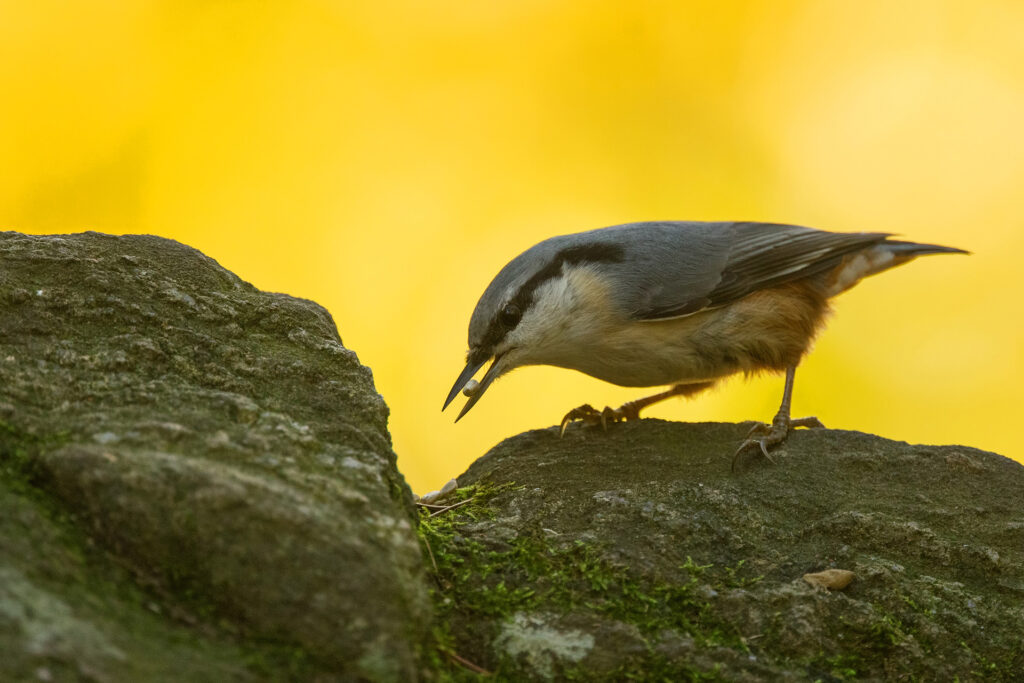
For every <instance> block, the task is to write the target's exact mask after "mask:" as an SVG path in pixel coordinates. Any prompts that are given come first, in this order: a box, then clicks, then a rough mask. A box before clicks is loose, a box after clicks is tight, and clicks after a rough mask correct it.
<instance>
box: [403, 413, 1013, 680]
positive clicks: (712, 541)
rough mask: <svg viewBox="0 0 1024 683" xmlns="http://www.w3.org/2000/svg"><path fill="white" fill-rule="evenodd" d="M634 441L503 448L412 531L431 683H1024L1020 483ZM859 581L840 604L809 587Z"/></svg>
mask: <svg viewBox="0 0 1024 683" xmlns="http://www.w3.org/2000/svg"><path fill="white" fill-rule="evenodd" d="M748 429H749V425H726V424H679V423H666V422H661V421H658V420H642V421H639V422H630V423H625V424H619V425H614V426H611V427H609V429H608V430H607V432H603V431H602V430H601V429H600V428H597V429H589V428H579V429H577V428H573V429H571V430H570V431H569V433H567V434H566V436H565V438H564V439H560V438H559V435H558V432H557V429H555V428H551V429H547V430H539V431H534V432H529V433H527V434H522V435H519V436H517V437H514V438H511V439H509V440H507V441H505V442H503V443H501V444H500V445H498V446H497V447H496V448H494V449H493V450H492V451H491V452H490V453H488V454H487V455H486V456H485V457H483V458H481V459H480V460H478V461H477V462H476V463H474V464H473V465H472V467H470V469H469V471H468V472H466V473H465V474H464V475H462V476H460V477H459V478H458V481H459V484H460V485H461V486H462V487H463V488H460V489H459V490H458V491H457V492H456V494H455V498H453V499H451V500H450V501H449V502H458V501H459V500H465V501H468V502H466V503H464V504H462V505H460V506H459V507H453V508H452V509H450V510H447V511H444V512H441V513H439V514H437V515H436V516H434V517H426V518H425V519H424V521H423V523H422V524H421V527H420V528H421V534H422V535H423V537H424V540H425V541H426V542H427V543H428V544H429V545H430V547H431V552H432V555H433V558H434V562H435V564H436V565H437V570H436V572H437V576H438V590H437V594H436V597H437V604H438V610H439V614H440V618H441V620H442V623H443V624H444V626H443V628H441V630H440V636H439V637H440V639H441V642H442V643H443V646H442V648H441V652H442V654H446V655H447V656H444V657H441V658H439V662H440V665H441V668H442V669H443V670H444V671H445V672H446V674H445V675H450V676H454V677H456V678H458V677H465V676H470V675H471V674H469V673H468V672H469V669H467V668H466V666H464V665H463V664H460V662H469V663H471V666H475V667H480V668H481V669H483V670H487V671H490V672H492V673H495V674H497V676H498V677H499V678H502V679H506V680H516V679H531V680H573V679H578V680H623V679H632V678H635V679H638V680H673V681H674V680H727V681H762V680H793V681H815V680H822V681H834V680H879V681H881V680H962V681H966V680H982V679H984V680H1004V681H1013V680H1020V676H1021V672H1022V671H1024V646H1022V642H1024V641H1022V639H1021V633H1022V632H1024V602H1022V598H1024V569H1022V566H1024V542H1022V541H1024V535H1022V533H1024V532H1022V530H1024V502H1022V501H1024V467H1021V466H1020V465H1019V464H1018V463H1015V462H1013V461H1011V460H1009V459H1007V458H1004V457H1002V456H999V455H996V454H993V453H986V452H983V451H979V450H975V449H970V448H964V447H953V446H944V447H934V446H912V445H908V444H905V443H899V442H894V441H888V440H885V439H881V438H878V437H874V436H869V435H865V434H860V433H856V432H843V431H830V430H812V431H806V432H794V433H793V434H792V435H791V436H790V439H789V441H788V442H787V443H786V444H785V445H784V446H782V447H781V448H780V449H779V450H778V451H776V452H775V454H774V461H775V462H774V463H770V462H768V461H766V460H764V459H763V458H761V457H760V456H752V457H751V458H748V459H746V460H744V461H743V462H742V463H741V467H740V468H739V469H740V471H739V472H738V473H735V474H734V473H732V472H731V471H730V460H731V454H732V451H733V449H734V448H735V446H736V445H737V444H738V443H739V442H740V441H741V440H742V439H743V437H744V435H745V434H746V431H747V430H748ZM830 568H832V569H839V570H846V571H850V572H852V573H853V576H854V578H853V581H852V583H850V584H849V585H848V586H847V587H845V588H843V589H841V590H840V589H838V588H836V589H834V590H829V589H827V588H823V587H821V586H814V585H812V584H811V583H809V582H808V581H806V580H804V578H803V577H804V575H805V574H810V573H815V572H819V571H821V570H826V569H830Z"/></svg>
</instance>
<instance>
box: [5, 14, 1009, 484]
mask: <svg viewBox="0 0 1024 683" xmlns="http://www.w3.org/2000/svg"><path fill="white" fill-rule="evenodd" d="M1022 35H1024V3H1022V2H1020V1H1019V0H1007V1H1005V2H977V1H963V2H941V1H939V2H932V3H892V2H857V3H853V2H838V1H824V2H823V1H821V0H806V1H774V2H762V3H748V2H743V3H722V2H688V3H678V2H657V1H643V0H641V1H639V2H635V1H634V2H628V3H625V2H622V3H619V2H595V1H586V2H584V1H582V0H573V1H567V0H544V1H543V2H539V1H537V0H516V1H514V2H445V1H442V0H435V1H434V2H415V1H413V0H406V1H393V2H364V3H347V2H338V1H330V2H329V1H327V0H321V1H319V2H317V1H312V0H303V1H298V0H290V1H287V2H286V1H284V0H280V1H278V2H274V1H261V2H256V1H248V2H246V1H242V0H238V1H233V2H209V1H197V0H192V1H188V2H186V1H183V0H178V1H176V2H170V1H164V2H124V1H123V0H117V1H110V0H107V1H99V0H89V1H88V2H84V1H83V2H67V1H66V0H62V1H61V2H56V1H53V0H50V1H46V0H36V1H34V2H16V1H14V0H0V97H2V101H3V104H2V106H0V227H3V228H5V229H15V230H21V231H25V232H35V233H44V232H74V231H80V230H85V229H94V230H100V231H106V232H147V233H155V234H159V235H163V236H166V237H173V238H175V239H178V240H181V241H182V242H186V243H188V244H190V245H193V246H195V247H197V248H199V249H201V250H202V251H204V252H205V253H207V254H208V255H210V256H212V257H213V258H215V259H217V260H218V261H219V262H220V263H221V264H223V265H224V266H225V267H227V268H229V269H231V270H233V271H234V272H236V273H237V274H239V275H240V276H241V277H242V278H244V279H246V280H249V281H250V282H252V283H253V284H255V285H257V286H258V287H261V288H263V289H269V290H276V291H283V292H287V293H289V294H293V295H296V296H301V297H306V298H310V299H314V300H316V301H318V302H320V303H321V304H323V305H324V306H326V307H327V308H328V309H329V310H330V311H331V313H332V314H333V315H334V318H335V320H336V321H337V324H338V327H339V329H340V331H341V335H342V338H343V339H344V341H345V343H346V345H347V346H349V347H350V348H352V349H354V350H355V351H356V352H357V353H358V354H359V356H360V358H361V360H362V361H363V362H364V363H365V364H367V365H369V366H370V367H371V368H372V369H373V372H374V375H375V378H376V382H377V388H378V390H379V391H380V392H381V393H382V394H383V395H384V397H385V398H386V400H387V402H388V404H389V405H390V406H391V409H392V415H391V427H392V433H393V437H394V444H395V449H396V451H397V452H398V454H399V465H400V467H401V469H402V471H403V472H404V473H405V475H406V477H407V479H408V480H409V482H410V484H411V485H412V486H413V488H414V490H417V491H420V492H422V491H424V490H428V489H430V488H436V487H437V486H439V485H440V484H442V483H443V482H444V481H446V480H447V479H449V478H451V477H452V476H455V475H457V474H458V473H460V472H462V471H463V470H464V468H465V467H466V466H467V465H468V464H469V463H470V462H471V461H472V460H473V459H474V458H476V457H478V456H479V455H481V454H483V453H484V452H485V451H486V450H487V449H488V448H489V447H491V446H492V445H494V444H495V443H496V442H497V441H499V440H501V439H502V438H505V437H507V436H510V435H513V434H516V433H518V432H521V431H523V430H526V429H530V428H535V427H544V426H548V425H551V424H553V423H555V422H557V421H558V419H559V418H560V417H561V415H562V414H563V413H564V412H565V411H566V410H568V409H569V408H571V407H574V406H576V405H579V404H580V403H584V402H590V403H594V404H596V405H599V406H600V405H604V404H606V403H608V404H613V405H617V404H618V403H619V402H622V401H624V400H629V399H632V398H636V397H638V396H639V395H641V394H642V390H641V391H637V390H628V389H622V388H618V387H611V386H608V385H605V384H603V383H601V382H599V381H597V380H594V379H591V378H588V377H585V376H582V375H579V374H577V373H573V372H569V371H564V370H556V369H551V368H526V369H522V370H519V371H517V372H515V373H513V374H512V375H510V376H509V377H508V378H506V379H503V380H501V381H500V382H499V383H498V384H497V385H496V386H494V387H493V388H492V389H491V390H490V391H489V392H488V394H487V396H486V398H485V399H484V400H482V401H481V403H480V405H479V406H477V407H476V408H474V410H473V411H472V412H471V413H470V414H469V415H468V416H467V417H466V418H465V419H464V420H462V421H461V422H460V423H459V424H458V425H454V424H452V419H453V417H454V414H453V413H451V412H449V413H445V414H442V413H441V412H440V410H439V409H440V407H441V402H442V399H443V398H444V396H445V394H446V393H447V391H448V389H449V388H450V386H451V383H452V381H453V380H454V379H455V376H456V375H457V374H458V372H459V371H460V370H461V369H462V366H463V357H464V353H465V349H466V326H467V323H468V320H469V315H470V312H471V311H472V308H473V306H474V304H475V303H476V299H477V297H478V296H479V295H480V293H481V292H482V291H483V288H484V287H485V286H486V285H487V283H488V282H489V281H490V279H491V277H492V276H493V275H494V274H495V273H496V272H497V271H498V269H499V268H500V267H501V266H502V265H504V263H505V262H506V261H508V260H509V259H510V258H511V257H513V256H514V255H516V254H517V253H519V252H520V251H521V250H523V249H525V248H527V247H529V246H530V245H532V244H533V243H535V242H537V241H539V240H541V239H543V238H545V237H548V236H550V235H553V234H557V233H562V232H570V231H578V230H584V229H589V228H594V227H600V226H604V225H611V224H616V223H622V222H628V221H635V220H647V219H701V220H715V219H753V220H770V221H781V222H791V223H800V224H805V225H810V226H814V227H820V228H825V229H832V230H871V231H891V232H896V233H900V234H902V235H905V236H907V237H908V238H910V239H915V240H921V241H933V242H939V243H944V244H951V245H955V246H959V247H963V248H967V249H970V250H972V251H973V252H975V253H974V255H973V256H970V257H967V258H964V257H933V258H927V259H922V260H920V261H917V262H915V263H913V264H911V265H909V266H906V267H904V268H901V269H899V270H896V271H891V272H889V273H886V274H884V275H882V276H879V277H877V278H873V279H871V280H868V281H866V282H864V283H863V284H861V285H860V286H859V287H858V288H856V289H854V290H853V291H852V292H850V293H848V294H845V295H844V296H842V297H841V298H840V299H839V300H837V302H836V309H837V310H836V315H835V316H834V318H833V320H832V323H831V325H830V326H829V328H828V329H827V330H826V332H825V334H824V335H823V336H822V337H821V338H820V340H819V342H818V343H817V346H816V349H815V350H814V352H813V353H812V354H811V355H810V356H809V357H808V359H807V360H806V361H805V363H804V365H803V366H802V370H801V372H799V373H798V375H797V384H796V394H795V406H794V414H816V415H817V416H819V417H820V418H821V419H822V420H823V421H824V422H825V423H826V424H827V425H829V426H831V427H837V428H847V429H861V430H866V431H871V432H876V433H878V434H882V435H884V436H888V437H891V438H896V439H904V440H909V441H912V442H922V443H953V442H955V443H966V444H970V445H974V446H978V447H981V448H986V449H991V450H996V451H999V452H1001V453H1004V454H1006V455H1009V456H1011V457H1014V458H1017V459H1021V458H1022V454H1024V429H1022V427H1021V420H1020V416H1021V406H1022V403H1024V389H1022V387H1024V365H1022V360H1021V358H1022V352H1024V348H1022V338H1021V329H1022V323H1021V320H1022V318H1024V305H1022V303H1021V300H1022V297H1024V287H1022V285H1024V277H1022V276H1021V275H1020V272H1019V271H1020V266H1019V261H1020V258H1021V254H1022V253H1024V229H1022V228H1024V225H1022V224H1024V220H1022V218H1021V213H1022V211H1024V202H1022V200H1024V132H1022V130H1024V125H1022V122H1024V40H1022V39H1021V36H1022ZM780 394H781V380H780V379H779V378H775V377H762V378H758V379H756V380H750V381H745V380H742V379H736V380H732V381H729V382H727V383H725V384H723V385H722V386H721V387H720V388H718V389H716V390H714V391H712V392H710V393H707V394H705V395H702V396H700V397H698V398H696V399H693V400H690V401H685V400H681V399H680V400H674V401H670V402H668V403H667V404H666V405H664V406H661V407H659V408H657V409H653V410H651V411H650V414H651V415H653V416H660V417H665V418H670V419H678V420H734V421H735V420H743V419H753V418H757V419H768V418H770V417H771V416H772V415H773V414H774V411H775V409H776V407H777V405H778V400H779V397H780ZM257 398H258V397H257ZM459 403H461V401H459ZM456 409H457V406H456ZM730 456H731V453H728V452H723V455H722V457H723V467H726V466H727V462H728V460H729V457H730Z"/></svg>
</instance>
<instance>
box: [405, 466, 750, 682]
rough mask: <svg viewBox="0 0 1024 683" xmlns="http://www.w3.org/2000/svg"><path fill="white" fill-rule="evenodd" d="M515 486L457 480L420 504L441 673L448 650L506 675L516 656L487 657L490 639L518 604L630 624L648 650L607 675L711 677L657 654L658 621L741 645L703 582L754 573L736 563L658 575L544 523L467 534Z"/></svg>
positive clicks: (713, 642)
mask: <svg viewBox="0 0 1024 683" xmlns="http://www.w3.org/2000/svg"><path fill="white" fill-rule="evenodd" d="M518 489H521V487H515V486H514V485H511V484H505V485H502V486H497V487H495V486H489V485H484V484H481V485H474V486H470V487H466V488H463V489H459V490H457V491H456V492H455V493H454V494H453V499H452V500H451V503H450V504H451V505H452V506H453V507H452V508H451V509H449V510H446V511H442V512H438V511H434V514H433V515H432V516H431V514H430V512H429V511H427V509H425V508H424V509H423V512H422V516H421V522H420V525H419V534H420V538H421V540H422V542H423V544H424V548H425V549H426V555H427V557H428V560H427V561H428V563H430V564H431V566H432V567H434V568H435V572H434V574H435V575H434V578H435V581H436V589H435V591H434V600H435V607H436V613H437V618H438V627H437V629H436V630H435V640H436V643H437V650H438V652H439V653H440V656H436V657H435V658H434V660H433V661H434V663H435V664H441V667H440V671H441V672H442V673H443V674H444V676H447V675H454V674H456V673H458V672H459V669H460V668H461V667H458V665H457V663H456V662H457V658H456V657H455V656H453V654H455V653H458V656H460V657H464V658H466V659H469V660H471V661H473V662H475V663H476V664H478V665H487V666H489V667H491V668H493V669H494V672H495V673H497V674H502V675H509V676H511V675H513V674H514V673H515V672H516V671H517V669H516V664H515V662H511V661H503V660H495V659H494V654H493V652H492V649H491V647H490V644H491V643H492V642H493V640H494V638H495V637H496V635H497V633H496V629H497V628H498V627H499V625H500V624H501V623H503V622H504V621H506V620H508V619H511V618H512V616H513V615H515V614H517V613H520V612H527V613H529V612H535V611H541V612H551V611H554V612H557V613H560V614H569V613H573V612H579V611H585V612H587V613H589V614H596V615H599V617H600V618H607V619H609V620H614V621H617V622H622V623H625V624H630V625H632V626H634V627H635V628H636V629H637V630H638V631H639V633H640V634H641V635H642V637H643V638H644V639H645V640H646V641H647V642H648V647H647V650H648V651H647V653H646V655H645V656H641V657H638V658H635V659H632V660H630V661H627V662H624V663H623V664H622V665H621V666H619V667H618V668H616V669H615V670H614V671H610V672H607V674H606V675H607V676H608V677H609V679H618V680H630V679H644V680H659V679H663V680H694V681H696V680H717V679H718V674H717V672H715V671H713V670H712V671H702V670H698V669H695V668H692V667H689V666H687V665H685V664H681V663H679V662H675V661H670V660H669V659H668V658H666V657H665V656H663V655H661V654H658V653H657V652H656V651H655V649H654V643H656V642H657V637H658V635H659V634H661V633H663V632H665V631H670V632H673V633H676V634H685V635H686V636H689V637H690V638H692V639H693V641H694V643H695V644H696V645H697V646H699V647H702V648H711V647H718V646H724V647H728V648H731V649H735V650H740V651H746V648H747V646H746V644H745V642H744V641H743V639H742V638H741V636H740V634H739V631H738V630H737V628H736V627H735V626H734V625H733V624H731V623H729V622H727V621H725V620H723V619H722V618H720V617H719V616H718V615H717V614H716V613H714V612H713V611H712V610H711V608H710V605H709V602H708V599H707V595H708V593H709V591H718V590H725V589H729V588H739V587H744V586H750V585H752V584H754V583H756V582H757V581H759V580H760V577H756V576H749V575H747V573H746V572H745V571H744V569H743V567H742V563H740V564H738V565H737V566H735V567H714V566H713V565H710V564H699V563H697V562H695V561H693V559H692V558H687V561H686V562H685V563H683V564H682V565H681V566H680V567H679V568H678V570H679V571H678V575H677V576H675V577H673V579H672V581H671V582H665V583H657V584H656V583H652V582H650V581H644V580H639V579H637V577H636V576H635V574H634V573H632V572H631V571H630V569H629V567H627V566H623V565H619V564H616V563H613V562H611V561H609V560H608V559H607V557H606V556H605V555H603V554H602V550H603V547H602V546H601V545H599V544H596V543H586V542H583V541H579V540H576V541H572V542H569V543H565V542H561V543H560V542H558V541H557V539H552V538H550V537H549V535H548V534H546V533H545V532H544V530H543V529H532V530H528V531H526V532H525V533H523V532H522V531H521V532H520V533H519V534H518V535H516V536H515V537H512V538H509V539H508V540H507V541H503V542H500V543H495V544H490V545H485V544H484V543H483V542H481V541H479V540H476V539H475V538H473V536H472V525H473V524H475V523H479V522H481V521H483V520H490V519H493V518H494V510H493V509H492V508H491V507H490V505H489V502H490V501H492V500H493V499H494V498H495V497H497V496H500V495H502V494H503V493H506V492H512V491H515V490H518ZM456 505H457V507H455V506H456ZM467 529H469V531H467ZM459 675H461V674H459ZM559 676H560V677H563V678H567V679H580V680H582V679H587V678H592V677H593V672H590V671H587V670H585V669H583V668H580V667H567V668H564V669H562V670H560V671H559ZM442 677H443V676H442Z"/></svg>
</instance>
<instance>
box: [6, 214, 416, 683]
mask: <svg viewBox="0 0 1024 683" xmlns="http://www.w3.org/2000/svg"><path fill="white" fill-rule="evenodd" d="M0 264H2V267H0V307H2V308H0V310H2V314H0V463H2V466H3V467H2V477H0V505H2V506H3V510H2V512H4V514H3V515H0V517H3V519H2V520H0V525H2V526H0V548H2V550H3V552H0V574H2V575H3V578H4V580H3V581H0V650H2V651H3V652H4V653H5V656H4V658H3V659H2V660H0V678H3V679H5V680H8V679H16V680H22V679H31V678H33V677H35V678H37V679H38V680H47V677H48V676H49V677H51V678H53V677H54V676H56V678H54V680H57V679H61V678H62V676H63V675H65V674H66V675H67V676H71V677H73V676H82V677H84V678H86V679H93V680H112V681H118V680H139V676H140V675H143V676H144V677H145V678H148V679H160V678H161V677H163V678H164V679H166V680H184V679H188V680H200V679H203V678H206V679H208V680H227V679H232V678H236V679H245V678H247V677H256V678H281V677H286V676H289V675H294V676H298V677H299V678H305V677H306V676H307V675H308V676H321V677H324V676H327V677H328V678H327V679H329V678H330V677H331V676H334V675H338V676H343V677H348V676H365V677H369V678H372V679H376V680H404V679H408V678H410V677H412V676H414V675H415V673H416V672H417V671H418V670H419V668H418V667H419V665H418V662H417V657H418V655H417V651H418V648H419V647H420V645H421V643H422V639H423V636H424V634H425V632H426V631H427V629H428V627H429V612H430V609H429V603H428V598H427V592H426V584H425V581H424V578H425V577H424V574H423V569H422V558H421V554H420V549H419V546H418V544H417V540H416V536H415V532H414V529H413V522H414V517H413V515H412V501H411V497H410V494H409V491H408V489H407V487H406V486H405V483H404V481H403V479H402V477H401V475H400V474H399V473H398V472H397V470H396V468H395V456H394V453H393V452H392V450H391V444H390V438H389V436H388V433H387V408H386V406H385V404H384V402H383V400H382V399H381V397H380V396H379V395H378V394H377V393H376V391H375V390H374V387H373V381H372V377H371V374H370V372H369V370H368V369H366V368H365V367H363V366H361V365H360V364H359V362H358V359H357V358H356V356H355V354H354V353H352V352H351V351H349V350H347V349H346V348H344V347H343V346H342V343H341V339H340V338H339V337H338V333H337V331H336V329H335V327H334V323H333V321H332V320H331V318H330V316H329V315H328V314H327V312H326V311H324V309H323V308H321V307H320V306H318V305H316V304H314V303H312V302H309V301H304V300H300V299H294V298H291V297H288V296H284V295H279V294H270V293H265V292H260V291H258V290H256V289H254V288H253V287H252V286H250V285H248V284H246V283H245V282H243V281H241V280H239V279H238V278H237V277H235V276H234V275H232V274H231V273H229V272H227V271H225V270H224V269H222V268H221V267H220V266H218V265H217V263H216V262H214V261H213V260H211V259H209V258H207V257H205V256H203V255H202V254H200V253H199V252H197V251H195V250H194V249H191V248H188V247H186V246H183V245H181V244H178V243H176V242H173V241H170V240H165V239H160V238H157V237H149V236H126V237H113V236H108V235H100V234H95V233H86V234H81V235H66V236H41V237H30V236H25V235H20V234H16V233H2V234H0ZM19 530H21V533H22V535H21V536H19ZM25 536H27V537H30V538H31V539H32V542H31V543H27V542H26V540H25ZM62 558H63V559H62ZM126 577H130V578H131V579H132V580H130V581H129V580H127V578H126ZM138 624H143V626H138ZM172 655H173V656H172ZM180 658H183V659H188V660H189V661H190V666H192V667H193V668H194V669H195V670H194V671H190V670H187V669H186V670H182V669H181V668H180V667H178V666H177V665H175V664H174V662H175V661H177V660H178V659H180ZM141 660H146V661H148V662H150V663H149V664H146V665H145V667H148V668H147V669H146V670H144V671H143V670H141V669H140V667H141V666H143V665H141V664H140V663H139V662H140V661H141ZM161 663H163V664H166V665H167V668H166V669H163V668H161ZM184 674H188V675H184ZM325 680H326V679H325Z"/></svg>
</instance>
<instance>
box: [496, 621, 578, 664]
mask: <svg viewBox="0 0 1024 683" xmlns="http://www.w3.org/2000/svg"><path fill="white" fill-rule="evenodd" d="M494 647H495V649H497V650H498V651H499V652H501V653H502V655H503V656H504V657H508V658H511V659H514V660H519V661H520V663H521V664H522V666H523V668H525V669H526V670H528V671H532V672H533V674H534V675H537V676H541V677H543V678H546V679H547V678H551V677H552V676H553V675H554V673H555V671H556V668H555V665H556V664H557V665H558V669H564V668H565V667H567V666H571V665H573V664H577V663H578V662H579V661H580V660H582V659H583V658H584V657H586V656H587V655H588V654H589V653H590V651H591V650H593V649H594V636H592V635H591V634H589V633H584V632H583V631H579V630H559V629H557V628H554V627H552V626H551V625H550V624H549V622H548V617H547V616H546V615H544V614H538V613H533V614H530V613H525V612H516V613H515V614H513V615H512V618H511V619H509V620H508V621H506V622H505V623H503V624H502V625H501V630H500V632H499V633H498V637H497V638H495V640H494Z"/></svg>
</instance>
